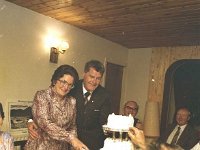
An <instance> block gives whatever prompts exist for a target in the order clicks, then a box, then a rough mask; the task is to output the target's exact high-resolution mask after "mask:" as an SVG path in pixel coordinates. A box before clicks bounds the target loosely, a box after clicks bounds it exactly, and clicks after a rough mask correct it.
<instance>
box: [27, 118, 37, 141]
mask: <svg viewBox="0 0 200 150" xmlns="http://www.w3.org/2000/svg"><path fill="white" fill-rule="evenodd" d="M27 126H28V133H29V136H30V137H31V138H32V139H37V138H39V134H38V133H37V128H38V127H37V125H36V124H35V123H34V122H28V123H27Z"/></svg>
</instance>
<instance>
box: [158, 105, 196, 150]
mask: <svg viewBox="0 0 200 150" xmlns="http://www.w3.org/2000/svg"><path fill="white" fill-rule="evenodd" d="M190 115H191V114H190V111H189V110H188V109H187V108H179V109H178V111H177V113H176V123H175V124H172V125H170V126H169V127H168V128H167V130H166V131H165V132H164V134H163V135H161V136H160V138H159V141H161V142H163V143H165V142H166V143H168V144H172V145H179V146H181V147H182V148H183V149H185V150H189V149H191V148H192V147H193V146H194V145H195V144H197V142H198V141H199V140H198V132H197V131H196V130H195V129H194V127H193V126H191V125H190V124H189V122H188V121H189V120H190Z"/></svg>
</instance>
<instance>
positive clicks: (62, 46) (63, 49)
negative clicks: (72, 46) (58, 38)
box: [59, 41, 69, 54]
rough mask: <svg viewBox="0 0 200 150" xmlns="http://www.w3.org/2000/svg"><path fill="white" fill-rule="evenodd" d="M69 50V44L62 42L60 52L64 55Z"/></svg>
mask: <svg viewBox="0 0 200 150" xmlns="http://www.w3.org/2000/svg"><path fill="white" fill-rule="evenodd" d="M68 48H69V44H68V42H65V41H62V42H61V44H60V48H59V52H60V53H61V54H64V53H65V51H66V50H67V49H68Z"/></svg>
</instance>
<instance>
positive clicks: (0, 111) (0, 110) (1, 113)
mask: <svg viewBox="0 0 200 150" xmlns="http://www.w3.org/2000/svg"><path fill="white" fill-rule="evenodd" d="M0 116H1V117H2V119H4V117H5V116H4V112H3V106H2V104H1V103H0Z"/></svg>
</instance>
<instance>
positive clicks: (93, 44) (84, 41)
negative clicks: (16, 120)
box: [0, 1, 128, 129]
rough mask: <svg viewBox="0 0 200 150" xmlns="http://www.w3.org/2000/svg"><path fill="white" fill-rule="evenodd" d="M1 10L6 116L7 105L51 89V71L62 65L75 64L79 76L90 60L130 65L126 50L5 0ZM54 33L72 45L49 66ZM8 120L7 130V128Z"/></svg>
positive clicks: (0, 82) (0, 67) (0, 76)
mask: <svg viewBox="0 0 200 150" xmlns="http://www.w3.org/2000/svg"><path fill="white" fill-rule="evenodd" d="M0 8H1V9H0V18H1V19H0V25H1V27H0V91H1V92H0V93H1V94H0V101H1V102H2V103H3V105H4V109H5V113H6V116H7V117H8V112H7V109H8V102H15V101H18V100H23V101H32V99H33V96H34V94H35V92H36V90H39V89H43V88H47V87H48V86H49V84H50V78H51V75H52V72H53V71H54V70H55V68H57V67H58V66H59V65H61V64H65V63H67V64H70V65H73V66H74V67H76V68H77V69H78V72H79V74H80V76H82V71H83V67H84V64H85V62H86V61H88V60H90V59H98V60H100V61H102V62H104V60H105V59H107V61H109V62H112V63H115V64H119V65H125V66H126V65H127V60H128V49H127V48H125V47H122V46H120V45H118V44H115V43H112V42H110V41H107V40H105V39H103V38H100V37H98V36H95V35H93V34H91V33H88V32H86V31H83V30H80V29H78V28H76V27H73V26H71V25H68V24H65V23H62V22H59V21H56V20H55V19H52V18H49V17H46V16H43V15H40V14H38V13H35V12H33V11H30V10H27V9H24V8H23V7H19V6H17V5H14V4H11V3H9V2H6V1H0ZM53 31H54V34H55V36H57V37H59V38H62V39H66V40H68V42H69V45H70V48H69V49H68V50H67V51H66V53H65V54H64V55H60V56H59V60H58V64H52V63H49V48H47V47H45V44H44V39H45V36H46V35H47V34H48V33H49V32H53ZM7 117H6V118H5V120H4V126H3V127H4V129H8V118H7Z"/></svg>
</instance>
